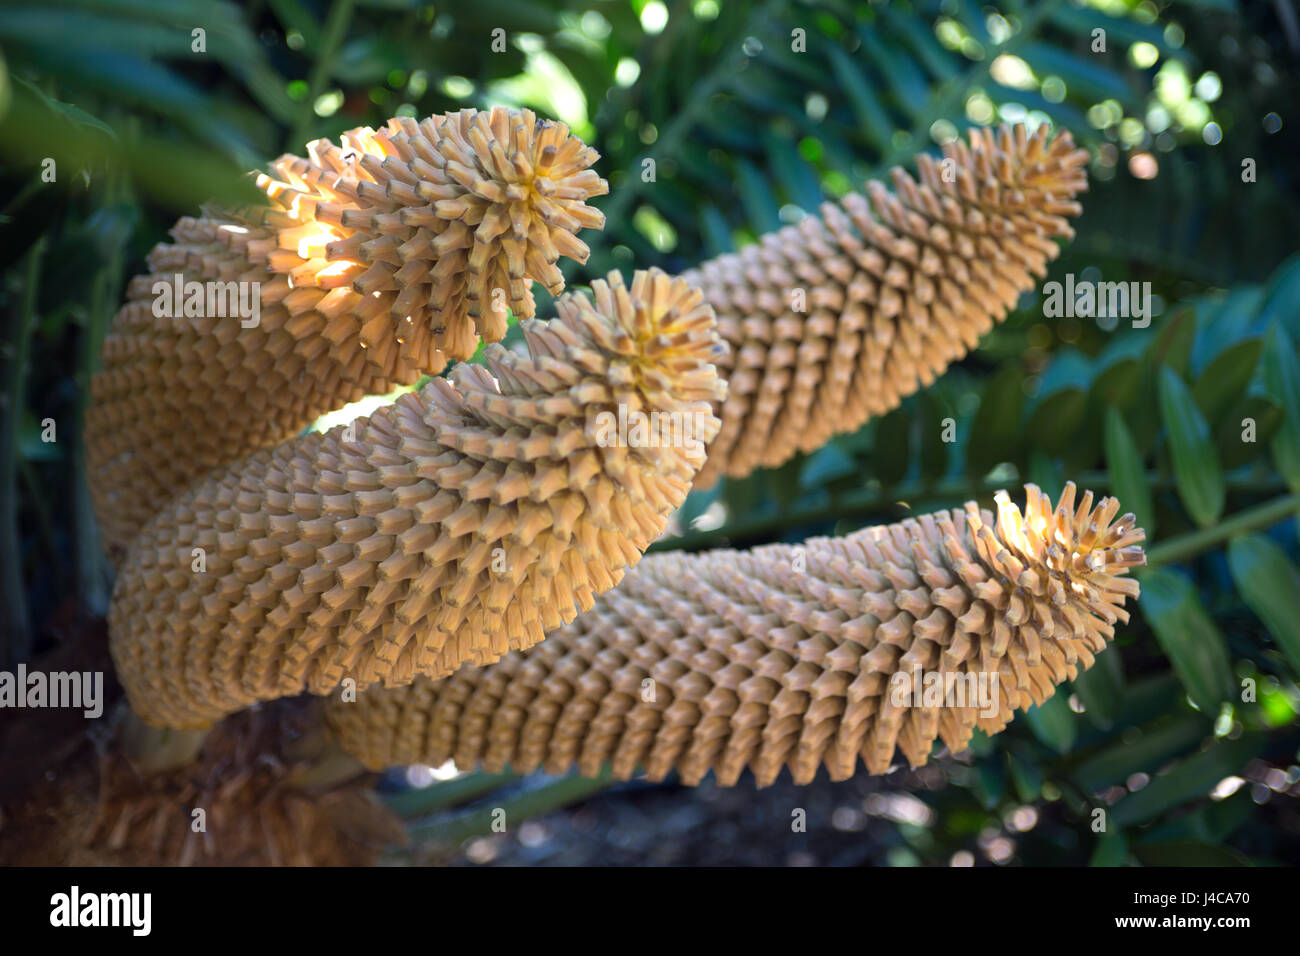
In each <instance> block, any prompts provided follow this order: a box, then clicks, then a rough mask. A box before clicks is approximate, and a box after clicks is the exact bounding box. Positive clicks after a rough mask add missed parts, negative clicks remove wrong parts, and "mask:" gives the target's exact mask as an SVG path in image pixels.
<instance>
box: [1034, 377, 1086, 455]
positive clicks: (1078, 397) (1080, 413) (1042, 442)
mask: <svg viewBox="0 0 1300 956" xmlns="http://www.w3.org/2000/svg"><path fill="white" fill-rule="evenodd" d="M1087 409H1088V396H1087V394H1086V393H1085V392H1084V390H1083V389H1081V388H1075V387H1069V388H1062V389H1060V390H1059V391H1056V392H1053V393H1052V394H1051V395H1049V396H1047V397H1046V398H1045V399H1043V401H1041V402H1040V403H1039V405H1038V407H1037V408H1035V409H1034V411H1033V413H1032V414H1031V415H1030V416H1029V422H1028V423H1027V424H1026V425H1025V434H1027V435H1033V436H1034V439H1035V443H1036V444H1037V445H1038V447H1040V448H1042V449H1043V450H1044V451H1046V452H1050V453H1052V454H1060V453H1061V452H1062V451H1064V450H1065V449H1066V447H1067V446H1068V445H1069V444H1070V442H1071V441H1073V440H1074V439H1075V434H1076V432H1077V431H1078V429H1079V426H1080V425H1082V424H1083V420H1084V413H1085V412H1086V411H1087Z"/></svg>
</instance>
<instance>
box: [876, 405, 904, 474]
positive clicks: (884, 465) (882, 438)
mask: <svg viewBox="0 0 1300 956" xmlns="http://www.w3.org/2000/svg"><path fill="white" fill-rule="evenodd" d="M911 431H912V421H911V416H909V415H908V414H907V412H905V411H903V409H901V408H896V409H894V410H893V411H892V412H890V413H889V414H888V415H886V416H885V417H884V418H882V419H880V421H878V422H876V442H875V447H874V448H873V449H872V453H871V470H872V471H873V472H874V473H875V474H876V477H878V478H879V479H880V480H881V481H882V482H884V483H885V484H886V485H894V484H897V483H898V482H899V481H901V480H902V479H903V476H904V475H906V474H907V469H908V467H909V466H910V465H911V463H912V457H911V449H910V439H911Z"/></svg>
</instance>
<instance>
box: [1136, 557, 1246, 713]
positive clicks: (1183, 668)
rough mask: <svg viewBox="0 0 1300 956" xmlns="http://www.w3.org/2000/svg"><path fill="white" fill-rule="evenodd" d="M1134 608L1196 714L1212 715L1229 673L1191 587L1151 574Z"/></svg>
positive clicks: (1226, 692)
mask: <svg viewBox="0 0 1300 956" xmlns="http://www.w3.org/2000/svg"><path fill="white" fill-rule="evenodd" d="M1141 580H1142V597H1141V599H1140V600H1139V601H1138V602H1137V606H1138V607H1139V608H1141V609H1142V615H1143V616H1144V617H1145V618H1146V619H1147V622H1148V623H1149V624H1150V625H1151V630H1153V631H1154V632H1155V635H1156V640H1157V642H1159V644H1160V648H1161V650H1163V651H1164V652H1165V655H1166V656H1167V657H1168V658H1169V662H1170V663H1171V664H1173V665H1174V673H1176V674H1177V675H1178V679H1179V680H1180V681H1181V682H1182V684H1183V687H1184V688H1186V690H1187V694H1188V696H1189V697H1191V699H1192V701H1193V702H1194V703H1195V704H1196V706H1197V707H1198V708H1199V709H1200V710H1201V712H1202V713H1205V714H1208V715H1210V716H1214V715H1217V714H1218V712H1219V704H1220V703H1222V702H1223V701H1224V700H1226V699H1227V698H1228V697H1229V696H1230V695H1231V694H1232V692H1233V686H1232V667H1231V663H1230V662H1229V660H1228V649H1227V646H1226V645H1225V644H1224V642H1223V635H1222V634H1220V633H1219V629H1218V628H1217V627H1216V626H1215V624H1214V622H1213V621H1212V620H1211V619H1210V617H1209V615H1208V614H1206V612H1205V608H1204V607H1202V606H1201V599H1200V598H1199V597H1197V596H1196V589H1195V588H1194V587H1192V582H1191V581H1189V580H1188V579H1187V578H1186V577H1184V576H1183V575H1181V574H1178V573H1176V572H1174V571H1168V570H1165V569H1163V568H1156V569H1153V570H1151V571H1147V572H1146V573H1144V574H1143V575H1142V578H1141Z"/></svg>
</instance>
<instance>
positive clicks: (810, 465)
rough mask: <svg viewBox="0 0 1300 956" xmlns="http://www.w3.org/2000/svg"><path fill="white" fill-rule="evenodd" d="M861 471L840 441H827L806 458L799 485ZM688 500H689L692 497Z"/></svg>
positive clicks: (809, 485) (811, 485)
mask: <svg viewBox="0 0 1300 956" xmlns="http://www.w3.org/2000/svg"><path fill="white" fill-rule="evenodd" d="M860 471H861V469H860V468H859V467H858V463H857V462H855V461H854V460H853V457H852V456H851V455H849V454H848V453H846V452H845V451H844V449H843V448H841V447H840V445H839V443H838V442H834V441H831V442H827V443H826V444H825V445H823V446H822V447H821V448H818V449H817V450H816V451H815V452H813V453H812V454H811V455H809V456H808V457H807V458H806V459H804V462H803V468H802V469H800V471H799V487H800V488H821V487H822V486H823V485H826V484H828V483H829V482H832V481H834V480H835V479H837V478H843V477H844V476H846V475H854V474H859V473H860ZM686 500H687V501H689V500H690V498H687V499H686Z"/></svg>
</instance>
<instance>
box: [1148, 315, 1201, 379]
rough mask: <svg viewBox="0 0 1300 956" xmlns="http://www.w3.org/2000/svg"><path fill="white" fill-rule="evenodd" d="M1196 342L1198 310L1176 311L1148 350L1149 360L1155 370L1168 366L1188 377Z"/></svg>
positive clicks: (1161, 328)
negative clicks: (1193, 347)
mask: <svg viewBox="0 0 1300 956" xmlns="http://www.w3.org/2000/svg"><path fill="white" fill-rule="evenodd" d="M1195 342H1196V310H1195V309H1193V308H1191V307H1190V306H1189V307H1185V308H1178V309H1175V310H1174V314H1173V316H1172V317H1171V318H1170V320H1169V321H1168V322H1165V323H1164V324H1163V325H1162V326H1161V327H1160V331H1159V332H1157V333H1156V338H1155V341H1153V342H1152V343H1151V346H1150V348H1148V349H1147V353H1146V354H1147V360H1148V361H1149V362H1151V363H1152V368H1153V370H1158V369H1159V367H1160V366H1161V365H1167V366H1169V367H1170V368H1171V369H1173V370H1174V371H1175V372H1177V373H1178V374H1179V375H1186V374H1187V370H1188V368H1189V367H1190V365H1191V361H1192V346H1193V345H1194V344H1195Z"/></svg>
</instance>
